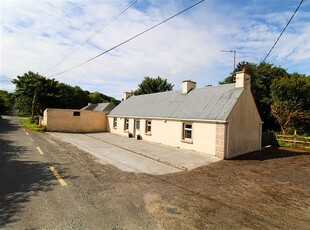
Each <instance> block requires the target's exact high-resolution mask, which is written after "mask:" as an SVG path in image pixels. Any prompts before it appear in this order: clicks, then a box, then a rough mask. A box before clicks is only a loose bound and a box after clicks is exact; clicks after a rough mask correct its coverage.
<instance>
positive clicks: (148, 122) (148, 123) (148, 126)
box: [145, 120, 152, 133]
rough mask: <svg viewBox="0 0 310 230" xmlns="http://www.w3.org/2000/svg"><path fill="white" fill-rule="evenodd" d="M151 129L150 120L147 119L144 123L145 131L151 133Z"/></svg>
mask: <svg viewBox="0 0 310 230" xmlns="http://www.w3.org/2000/svg"><path fill="white" fill-rule="evenodd" d="M151 131H152V121H150V120H147V121H146V124H145V132H146V133H151Z"/></svg>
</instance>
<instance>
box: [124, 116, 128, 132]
mask: <svg viewBox="0 0 310 230" xmlns="http://www.w3.org/2000/svg"><path fill="white" fill-rule="evenodd" d="M124 130H129V119H128V118H125V120H124Z"/></svg>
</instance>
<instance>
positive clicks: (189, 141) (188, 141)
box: [181, 139, 193, 144]
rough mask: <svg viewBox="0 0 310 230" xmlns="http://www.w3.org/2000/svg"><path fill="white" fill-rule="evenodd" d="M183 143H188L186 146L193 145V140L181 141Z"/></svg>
mask: <svg viewBox="0 0 310 230" xmlns="http://www.w3.org/2000/svg"><path fill="white" fill-rule="evenodd" d="M181 141H182V142H183V143H186V144H193V140H185V139H183V140H181Z"/></svg>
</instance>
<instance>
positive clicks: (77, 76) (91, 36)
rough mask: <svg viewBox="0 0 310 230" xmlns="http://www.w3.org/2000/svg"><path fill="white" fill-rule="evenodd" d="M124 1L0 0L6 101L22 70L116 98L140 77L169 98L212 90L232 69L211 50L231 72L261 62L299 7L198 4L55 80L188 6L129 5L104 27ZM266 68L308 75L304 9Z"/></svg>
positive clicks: (266, 2)
mask: <svg viewBox="0 0 310 230" xmlns="http://www.w3.org/2000/svg"><path fill="white" fill-rule="evenodd" d="M131 2H133V1H132V0H74V1H73V0H71V1H69V0H1V1H0V8H1V21H0V24H1V34H0V36H1V46H0V53H1V60H0V89H1V90H7V91H10V92H13V91H14V89H15V86H14V84H12V83H11V80H12V79H15V78H16V77H17V76H21V75H23V74H24V73H26V72H28V71H29V70H30V71H33V72H38V73H39V74H41V75H43V76H45V77H47V78H55V79H56V80H57V81H59V82H64V83H66V84H69V85H72V86H76V85H77V86H80V87H81V88H82V89H84V90H88V91H90V92H94V91H98V92H101V93H104V94H106V95H109V96H112V97H115V98H117V99H121V98H122V95H123V92H125V91H131V90H135V89H137V87H138V84H139V83H141V81H142V80H143V79H144V77H146V76H149V77H157V76H160V77H162V78H165V79H167V80H168V82H170V83H172V84H174V90H179V89H181V85H182V81H183V80H188V79H191V80H193V81H195V82H197V87H204V86H205V85H217V84H218V82H219V81H222V80H224V79H225V77H227V76H229V74H230V72H232V70H233V64H234V58H233V52H221V51H222V50H236V62H237V63H238V62H241V61H248V62H253V63H259V62H261V61H262V60H263V59H264V57H265V56H266V54H267V53H268V51H269V50H270V48H271V47H272V45H273V44H274V42H275V41H276V39H277V37H278V36H279V34H280V32H281V31H282V30H283V28H284V26H285V25H286V23H287V22H288V20H289V19H290V17H291V16H292V14H293V12H294V11H295V9H296V8H297V6H298V4H299V2H300V0H285V1H283V0H234V1H232V0H205V1H203V2H202V3H200V4H199V5H197V6H195V7H193V8H192V9H190V10H189V11H186V12H185V13H183V14H181V15H179V16H177V17H175V18H173V19H172V20H170V21H168V22H166V23H164V24H162V25H160V26H158V27H156V28H155V29H153V30H150V31H149V32H147V33H145V34H143V35H141V36H139V37H137V38H136V39H133V40H131V41H130V42H128V43H126V44H124V45H122V46H119V47H117V48H116V49H113V50H112V51H110V52H108V53H106V54H104V55H102V56H100V57H98V58H96V59H94V60H92V61H90V62H88V63H86V64H84V65H82V66H79V67H78V68H75V69H73V70H71V71H68V72H65V73H63V74H59V75H55V74H58V73H60V72H63V71H65V70H67V69H70V68H72V67H73V66H76V65H78V64H80V63H82V62H84V61H86V60H88V59H90V58H92V57H95V56H96V55H98V54H100V53H102V52H105V51H107V50H109V49H110V48H112V47H114V46H116V45H118V44H120V43H122V42H124V41H126V40H127V39H129V38H131V37H133V36H135V35H136V34H139V33H140V32H142V31H144V30H146V29H148V28H150V27H152V26H154V25H155V24H157V23H159V22H161V21H163V20H165V19H167V18H169V17H170V16H172V15H174V14H176V13H178V12H180V11H181V10H183V9H185V8H187V7H188V6H190V5H192V4H194V3H195V2H198V0H137V1H136V2H135V4H134V5H133V6H132V7H130V8H129V9H128V10H126V11H125V12H124V13H123V14H121V15H120V16H119V17H118V18H117V19H116V20H114V21H113V22H112V23H109V22H110V21H111V19H112V18H113V17H114V16H115V15H117V14H118V13H119V12H120V11H121V10H122V9H125V7H126V6H128V4H130V3H131ZM108 23H109V24H108ZM102 27H104V28H103V29H102V30H101V31H100V32H98V30H100V28H102ZM96 31H97V33H96ZM81 44H83V45H81ZM65 57H66V58H65ZM64 58H65V59H64ZM63 59H64V60H63ZM61 60H63V61H62V62H61V63H59V62H60V61H61ZM266 62H268V63H273V64H274V65H276V66H281V67H282V68H284V69H286V70H287V71H288V72H289V73H292V72H298V73H301V74H306V75H310V0H304V2H303V4H302V5H301V7H300V9H299V11H298V12H297V13H296V15H295V17H294V18H293V20H292V21H291V23H290V25H289V26H288V27H287V29H286V31H285V32H284V34H283V35H282V37H281V39H280V40H279V42H278V44H277V45H276V46H275V48H274V50H273V51H272V52H271V54H270V56H269V57H268V58H267V59H266Z"/></svg>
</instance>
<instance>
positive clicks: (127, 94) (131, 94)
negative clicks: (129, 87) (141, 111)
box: [123, 92, 133, 100]
mask: <svg viewBox="0 0 310 230" xmlns="http://www.w3.org/2000/svg"><path fill="white" fill-rule="evenodd" d="M131 96H133V93H132V92H124V96H123V100H127V99H128V98H129V97H131Z"/></svg>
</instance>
